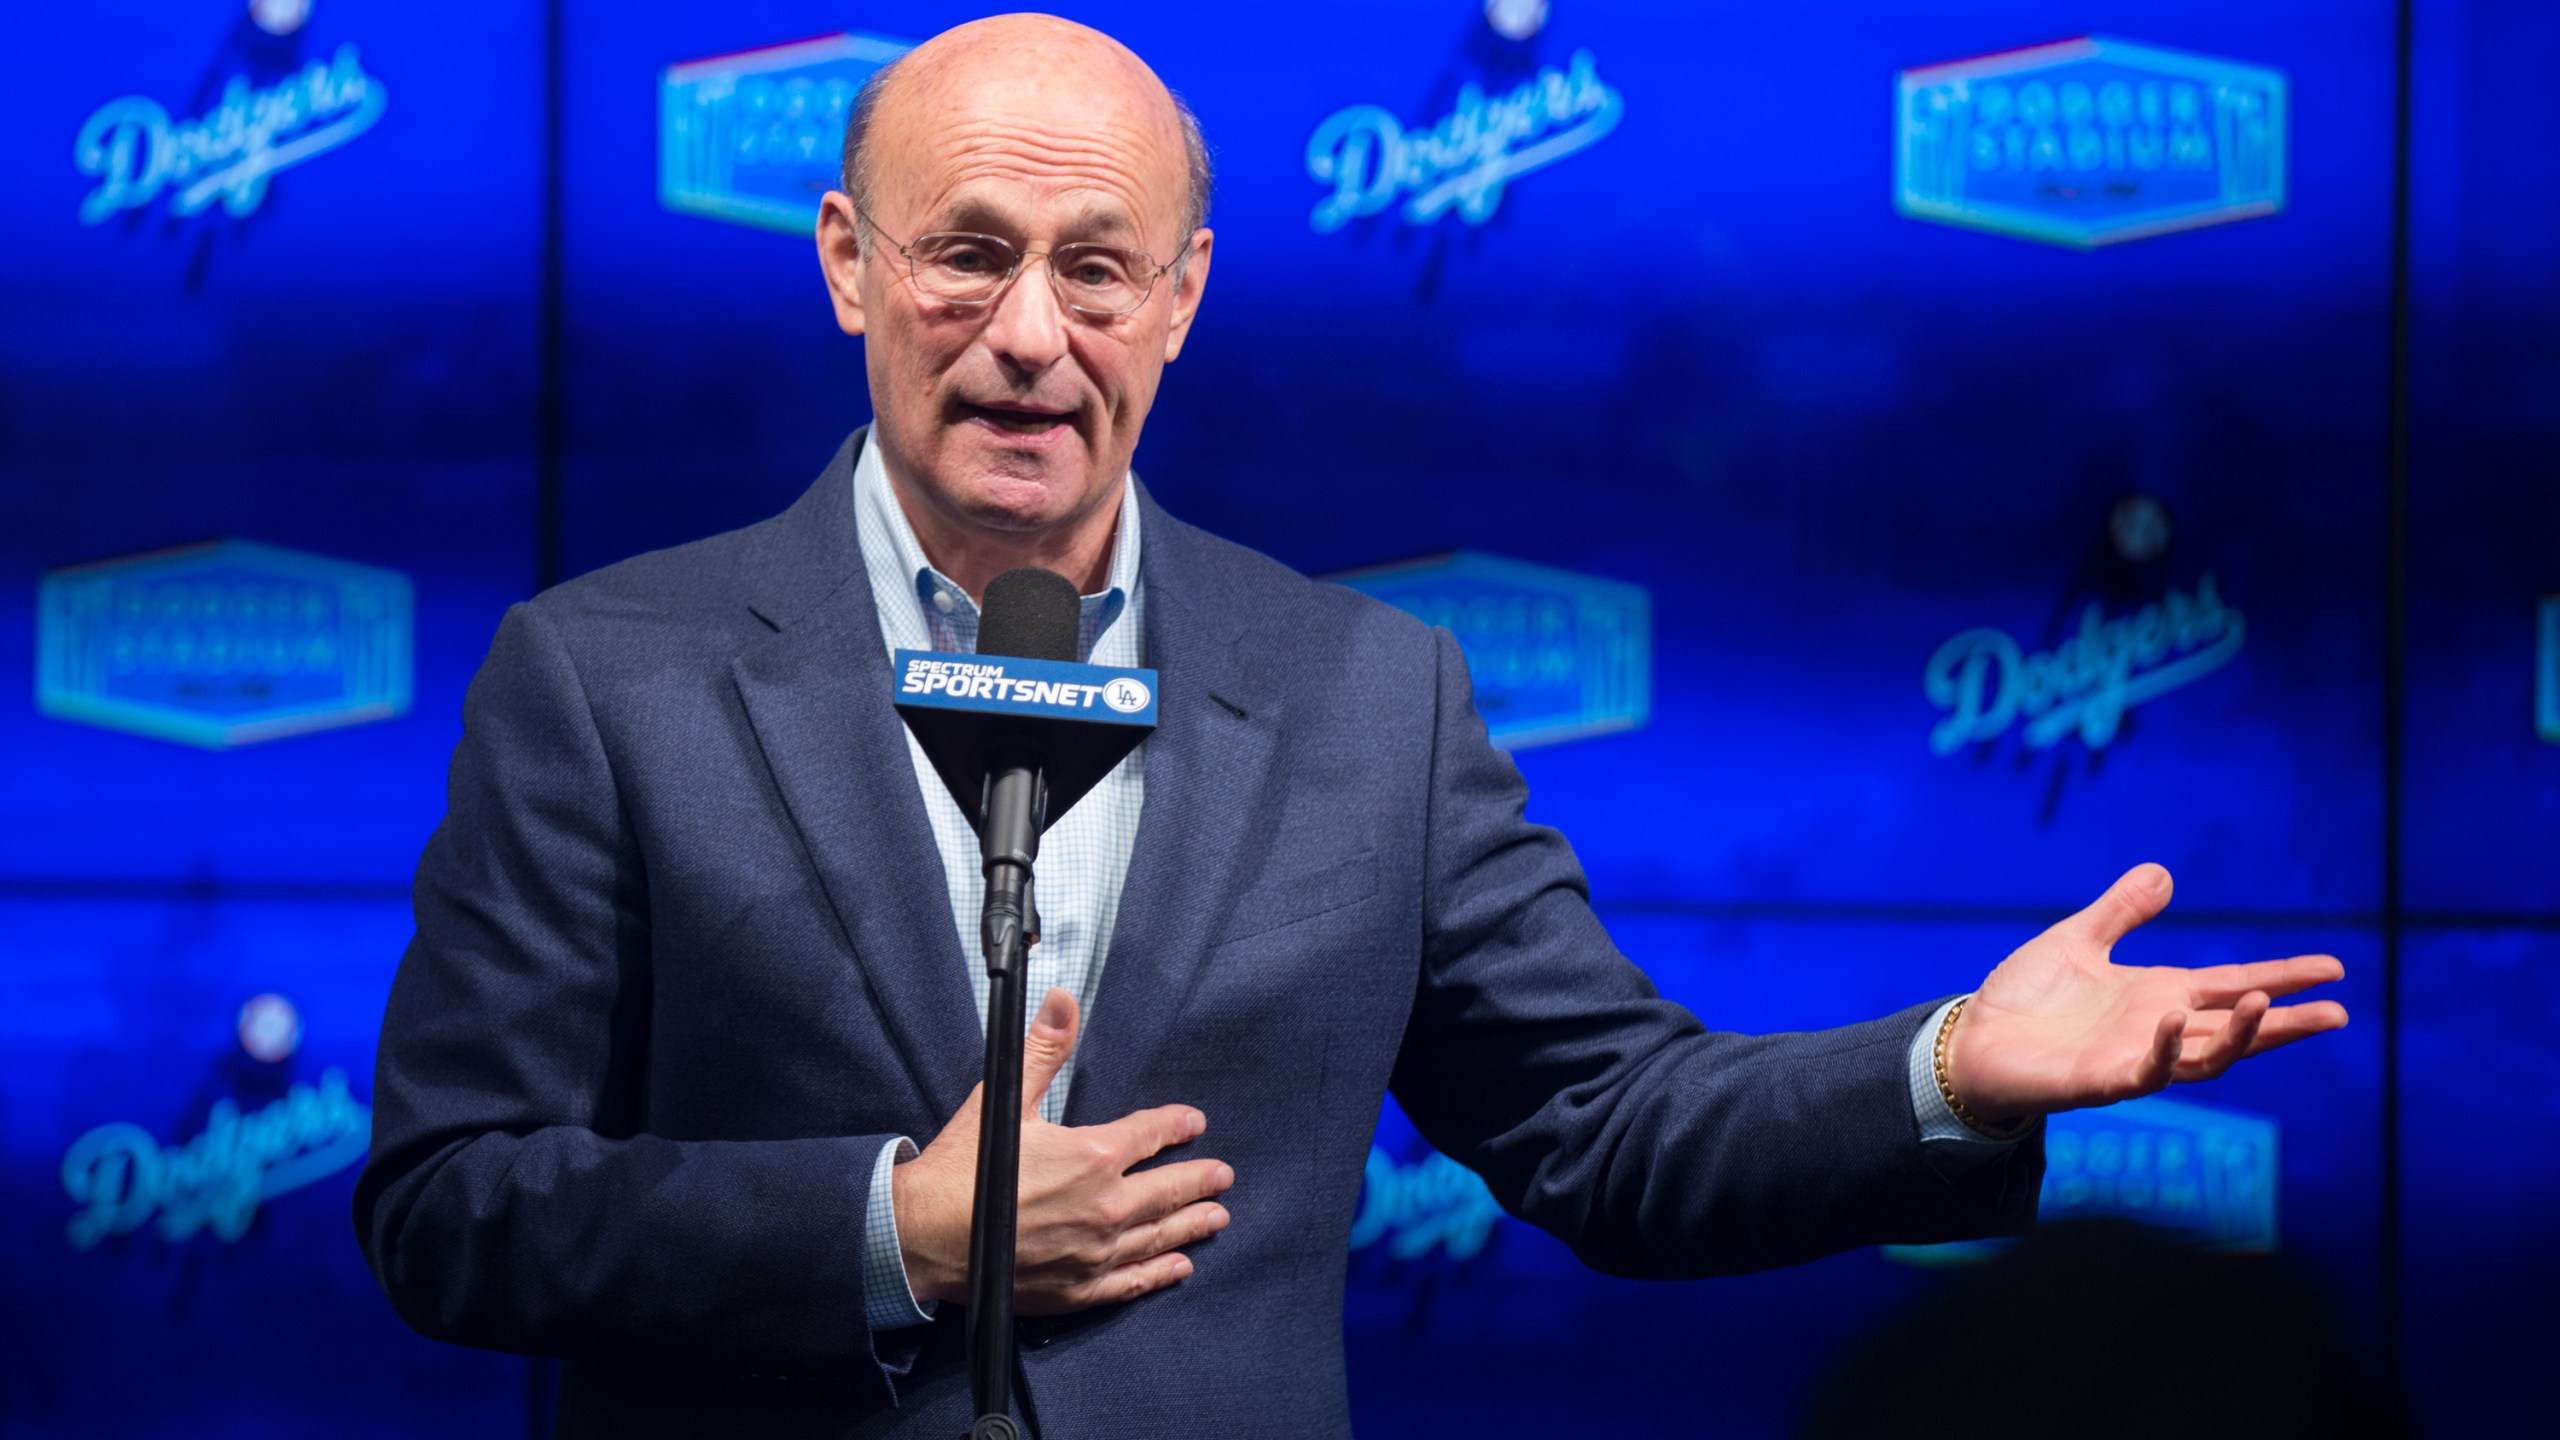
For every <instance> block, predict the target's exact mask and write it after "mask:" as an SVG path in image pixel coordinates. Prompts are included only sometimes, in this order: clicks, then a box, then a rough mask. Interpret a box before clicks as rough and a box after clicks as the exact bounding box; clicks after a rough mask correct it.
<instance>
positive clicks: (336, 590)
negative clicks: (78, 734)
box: [36, 540, 411, 750]
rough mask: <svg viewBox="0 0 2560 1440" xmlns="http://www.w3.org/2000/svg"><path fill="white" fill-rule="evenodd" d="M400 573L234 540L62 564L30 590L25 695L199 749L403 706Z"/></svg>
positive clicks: (41, 704) (405, 676)
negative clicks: (31, 673) (32, 639)
mask: <svg viewBox="0 0 2560 1440" xmlns="http://www.w3.org/2000/svg"><path fill="white" fill-rule="evenodd" d="M410 625H411V600H410V591H409V580H408V577H407V576H405V575H400V574H397V573H395V572H393V571H389V570H379V569H376V568H374V567H373V566H370V565H357V564H352V563H349V562H347V561H344V560H331V559H327V558H324V557H322V556H318V555H305V554H302V553H300V552H298V551H293V550H281V549H278V548H276V547H274V546H272V545H258V544H252V543H250V542H248V541H245V540H224V541H219V542H216V543H214V544H210V545H195V546H189V547H187V548H185V549H180V550H166V551H160V552H157V553H153V554H148V555H136V556H129V557H127V558H124V559H119V560H105V561H100V562H98V563H96V564H92V565H80V566H74V567H72V568H69V569H64V570H56V571H53V572H52V573H50V574H48V575H46V576H45V577H44V579H43V582H42V583H41V584H40V585H39V586H38V588H37V596H36V707H37V708H38V709H39V710H41V711H43V712H44V713H45V714H47V715H52V716H55V717H57V718H59V719H64V720H73V721H78V722H81V723H83V724H89V725H97V726H102V727H104V728H106V729H109V730H122V731H125V732H127V733H129V734H134V735H147V736H151V737H154V738H156V739H161V740H174V741H177V742H179V743H180V744H185V745H197V746H202V747H204V748H205V749H208V750H227V749H230V748H232V747H234V746H239V745H249V744H254V743H256V742H258V741H262V740H276V739H281V738H283V737H285V736H288V735H301V734H307V733H309V732H311V731H314V730H329V729H335V728H337V727H339V726H342V725H361V724H364V723H366V722H368V721H374V720H388V719H391V718H393V717H394V716H398V715H402V714H405V713H407V711H408V709H409V694H410V686H411V653H410V652H411V633H410Z"/></svg>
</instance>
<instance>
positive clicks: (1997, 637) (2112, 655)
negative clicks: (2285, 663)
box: [1920, 575, 2249, 756]
mask: <svg viewBox="0 0 2560 1440" xmlns="http://www.w3.org/2000/svg"><path fill="white" fill-rule="evenodd" d="M2248 635H2249V627H2248V622H2247V620H2246V618H2245V617H2243V616H2242V615H2241V613H2240V612H2239V611H2238V610H2235V609H2233V608H2231V607H2230V606H2228V605H2225V604H2223V603H2222V595H2221V592H2220V591H2219V590H2218V589H2217V588H2216V586H2215V584H2214V578H2213V577H2212V576H2211V575H2207V576H2205V577H2204V578H2203V579H2202V580H2200V581H2198V582H2197V584H2196V588H2195V591H2194V593H2193V594H2187V593H2183V592H2181V591H2178V590H2171V591H2170V592H2169V593H2168V595H2167V597H2166V598H2165V599H2163V600H2162V601H2161V602H2160V603H2158V604H2156V605H2146V606H2144V607H2142V608H2141V609H2140V610H2137V611H2135V612H2134V613H2133V614H2131V615H2127V616H2122V617H2120V618H2117V619H2114V620H2109V619H2106V618H2105V617H2104V615H2103V614H2102V612H2101V611H2100V610H2099V608H2098V606H2096V605H2095V604H2092V605H2090V606H2089V607H2088V608H2086V609H2084V610H2082V611H2081V612H2080V629H2079V631H2078V633H2076V634H2074V635H2072V636H2070V637H2069V638H2068V639H2065V640H2064V641H2063V642H2062V643H2061V644H2059V645H2057V646H2055V647H2054V648H2053V649H2052V650H2050V651H2028V650H2027V649H2025V648H2024V647H2023V646H2021V645H2019V643H2018V642H2017V641H2016V640H2015V639H2012V638H2011V637H2010V635H2009V634H2008V632H2006V631H2003V630H1994V629H1989V628H1982V629H1974V630H1967V631H1964V632H1962V633H1961V634H1958V635H1955V636H1952V637H1950V638H1949V639H1948V641H1947V642H1946V643H1945V644H1943V645H1941V646H1939V647H1938V650H1937V653H1936V654H1934V655H1932V656H1930V657H1929V664H1928V667H1927V668H1926V669H1925V670H1923V671H1922V672H1921V682H1920V683H1921V688H1922V690H1923V691H1924V692H1925V693H1926V694H1927V695H1928V697H1929V703H1931V704H1933V705H1935V706H1937V707H1938V708H1939V709H1941V710H1944V711H1946V712H1947V713H1946V715H1945V716H1944V717H1942V718H1941V719H1940V720H1939V721H1938V723H1937V725H1936V726H1935V727H1933V728H1932V729H1931V730H1930V731H1929V751H1930V753H1931V754H1933V755H1941V756H1944V755H1952V754H1954V753H1955V752H1956V751H1958V750H1961V749H1963V748H1964V747H1965V746H1967V745H1972V744H1976V743H1979V742H1982V741H1986V740H1996V739H1998V738H1999V737H2000V736H2001V735H2002V734H2004V733H2006V732H2007V731H2008V729H2009V727H2010V726H2011V725H2014V724H2016V723H2018V722H2019V721H2020V720H2022V719H2023V720H2024V721H2025V722H2026V725H2025V739H2026V742H2027V744H2028V745H2029V746H2030V747H2031V748H2034V749H2038V750H2043V749H2048V748H2050V747H2051V746H2053V745H2054V744H2055V743H2056V742H2058V741H2060V740H2061V739H2062V738H2063V737H2064V736H2066V735H2072V734H2077V735H2078V736H2079V737H2080V742H2081V743H2082V744H2084V745H2086V746H2088V747H2089V748H2090V749H2091V750H2103V749H2105V748H2106V747H2107V745H2108V744H2109V742H2111V741H2113V740H2114V739H2115V738H2116V727H2117V726H2118V724H2120V723H2121V722H2122V721H2123V719H2124V712H2126V711H2127V710H2130V709H2132V708H2133V707H2134V706H2136V705H2140V704H2142V703H2144V702H2145V701H2149V700H2156V699H2158V698H2160V697H2161V696H2163V695H2166V694H2168V693H2169V692H2171V691H2173V690H2178V689H2183V688H2184V687H2186V686H2189V685H2192V684H2194V683H2195V682H2197V681H2198V680H2201V679H2203V678H2204V677H2205V676H2207V675H2210V674H2212V673H2213V672H2214V671H2216V670H2219V669H2221V668H2222V667H2223V666H2225V665H2227V664H2229V663H2230V662H2231V658H2232V657H2233V656H2235V655H2237V654H2239V653H2240V647H2241V645H2242V644H2243V643H2245V642H2246V641H2247V639H2248Z"/></svg>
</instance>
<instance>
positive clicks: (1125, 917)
mask: <svg viewBox="0 0 2560 1440" xmlns="http://www.w3.org/2000/svg"><path fill="white" fill-rule="evenodd" d="M1141 503H1142V504H1143V505H1144V506H1145V507H1146V509H1145V516H1144V520H1145V524H1144V534H1145V537H1146V538H1145V541H1144V549H1145V553H1144V554H1143V556H1142V557H1141V558H1140V565H1141V567H1142V569H1143V571H1144V574H1145V576H1146V585H1147V599H1146V637H1145V640H1146V655H1145V660H1146V663H1147V665H1148V666H1150V667H1151V668H1153V669H1154V670H1156V671H1157V672H1158V674H1157V691H1156V693H1157V715H1158V723H1157V728H1156V733H1155V734H1154V735H1153V736H1152V737H1150V738H1149V739H1148V741H1147V744H1146V751H1145V755H1146V759H1145V764H1146V776H1147V790H1146V802H1145V804H1144V806H1143V807H1142V808H1141V810H1140V814H1139V820H1138V836H1137V842H1136V845H1135V847H1134V849H1133V850H1132V851H1131V853H1130V857H1129V876H1128V880H1127V882H1126V883H1125V884H1124V885H1123V886H1122V888H1121V892H1120V909H1119V916H1118V919H1117V920H1116V921H1115V923H1114V925H1113V933H1112V936H1111V950H1110V954H1109V956H1108V957H1107V958H1106V962H1105V964H1104V966H1103V971H1102V985H1101V988H1100V990H1099V992H1098V993H1097V994H1096V995H1095V997H1094V1002H1093V1009H1094V1013H1093V1023H1092V1025H1091V1026H1089V1027H1088V1028H1087V1030H1086V1032H1085V1035H1084V1037H1083V1039H1082V1040H1080V1041H1079V1043H1078V1045H1077V1059H1076V1079H1075V1090H1074V1093H1073V1094H1072V1095H1070V1096H1069V1097H1068V1103H1067V1120H1068V1123H1070V1124H1075V1125H1091V1124H1098V1123H1102V1122H1105V1121H1109V1120H1113V1119H1117V1118H1118V1117H1119V1116H1121V1115H1123V1114H1126V1113H1127V1112H1128V1111H1129V1110H1130V1109H1132V1108H1134V1107H1135V1105H1136V1104H1138V1103H1139V1099H1138V1085H1139V1083H1140V1082H1141V1080H1142V1079H1143V1077H1144V1076H1145V1075H1146V1074H1147V1072H1148V1070H1149V1069H1150V1067H1151V1066H1152V1065H1153V1063H1154V1061H1155V1057H1156V1056H1157V1054H1158V1053H1159V1052H1160V1051H1161V1050H1162V1049H1163V1048H1164V1046H1165V1045H1166V1044H1167V1043H1168V1042H1169V1041H1172V1040H1173V1037H1174V1036H1175V1035H1176V1034H1177V1033H1178V1031H1179V1030H1180V1028H1181V1014H1182V1011H1183V1009H1184V1007H1185V1005H1186V1003H1187V1001H1188V1000H1189V998H1190V995H1191V993H1192V991H1193V990H1194V989H1195V988H1196V987H1197V986H1198V984H1199V982H1200V978H1201V976H1202V974H1203V973H1204V971H1205V970H1206V968H1207V965H1208V960H1209V946H1210V943H1211V941H1212V940H1214V939H1215V938H1216V936H1217V933H1218V931H1219V929H1220V928H1221V927H1222V926H1223V925H1224V923H1225V921H1226V917H1227V914H1228V912H1229V911H1230V910H1231V909H1232V908H1233V906H1234V903H1235V898H1236V894H1237V891H1238V889H1239V888H1240V882H1241V880H1242V878H1243V874H1244V869H1243V866H1242V863H1241V862H1242V861H1243V860H1245V859H1246V858H1248V855H1249V853H1250V849H1251V843H1250V842H1251V838H1252V835H1253V832H1254V826H1255V823H1256V817H1257V816H1259V815H1261V814H1262V813H1264V810H1265V804H1264V801H1265V792H1266V788H1267V786H1268V785H1269V783H1270V779H1271V765H1272V759H1273V756H1274V754H1275V752H1276V751H1277V749H1278V735H1279V730H1278V722H1279V721H1280V718H1281V716H1280V713H1279V705H1278V703H1277V701H1276V699H1275V698H1274V697H1273V696H1272V695H1270V694H1269V693H1267V692H1265V691H1264V690H1263V689H1262V688H1261V687H1260V686H1259V685H1258V684H1257V683H1256V676H1255V675H1254V674H1253V673H1252V672H1250V671H1248V670H1247V669H1246V667H1245V665H1244V664H1243V663H1242V661H1241V660H1240V658H1239V650H1240V648H1241V647H1240V646H1239V644H1238V642H1239V641H1240V640H1241V639H1242V637H1243V635H1244V633H1245V630H1246V625H1245V622H1244V617H1243V616H1242V615H1241V614H1240V613H1239V612H1238V610H1237V608H1236V607H1235V606H1234V605H1232V604H1230V603H1225V601H1224V597H1222V596H1221V594H1220V593H1219V592H1220V588H1221V587H1220V586H1219V585H1218V584H1217V583H1216V576H1215V574H1214V572H1213V571H1212V569H1211V567H1210V566H1209V565H1208V564H1207V563H1205V557H1204V556H1203V555H1202V554H1201V547H1200V545H1199V542H1198V540H1197V538H1196V532H1193V531H1191V530H1190V528H1189V527H1188V526H1184V525H1181V524H1179V523H1177V522H1176V521H1174V520H1173V519H1172V518H1171V517H1169V516H1167V515H1166V514H1165V513H1164V512H1163V511H1162V510H1160V509H1158V508H1156V506H1155V504H1154V502H1153V501H1152V500H1150V499H1146V498H1144V495H1143V492H1141ZM1238 710H1241V711H1243V712H1244V713H1243V714H1242V715H1241V716H1239V715H1238V714H1237V713H1236V712H1237V711H1238Z"/></svg>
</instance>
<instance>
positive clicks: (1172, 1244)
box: [1111, 1200, 1232, 1268]
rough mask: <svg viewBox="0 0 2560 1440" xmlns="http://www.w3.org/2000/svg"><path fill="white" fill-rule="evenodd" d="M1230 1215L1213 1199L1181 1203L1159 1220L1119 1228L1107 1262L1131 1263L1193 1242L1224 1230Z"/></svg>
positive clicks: (1115, 1264) (1115, 1265)
mask: <svg viewBox="0 0 2560 1440" xmlns="http://www.w3.org/2000/svg"><path fill="white" fill-rule="evenodd" d="M1231 1218H1232V1217H1231V1216H1229V1215H1228V1214H1227V1207H1226V1206H1224V1205H1221V1204H1219V1203H1217V1202H1216V1201H1214V1200H1203V1201H1201V1202H1199V1203H1198V1204H1196V1205H1185V1206H1183V1207H1182V1208H1181V1209H1179V1210H1176V1211H1174V1212H1173V1213H1172V1214H1170V1215H1167V1216H1165V1217H1164V1218H1162V1219H1160V1220H1150V1221H1148V1222H1147V1223H1146V1224H1144V1225H1133V1226H1131V1227H1129V1229H1127V1230H1126V1231H1123V1232H1122V1233H1121V1236H1120V1240H1119V1243H1118V1244H1116V1245H1114V1246H1112V1249H1111V1263H1112V1265H1113V1266H1114V1267H1115V1268H1117V1267H1119V1266H1124V1265H1134V1264H1136V1263H1138V1262H1139V1261H1141V1260H1145V1259H1148V1258H1150V1257H1151V1256H1156V1255H1161V1254H1163V1253H1164V1252H1166V1251H1168V1250H1179V1249H1182V1248H1183V1247H1184V1246H1186V1245H1197V1244H1199V1243H1200V1242H1201V1241H1203V1240H1206V1239H1208V1238H1209V1237H1210V1236H1212V1235H1215V1234H1217V1233H1218V1232H1219V1231H1221V1230H1224V1229H1226V1228H1227V1223H1228V1221H1229V1220H1230V1219H1231Z"/></svg>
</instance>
